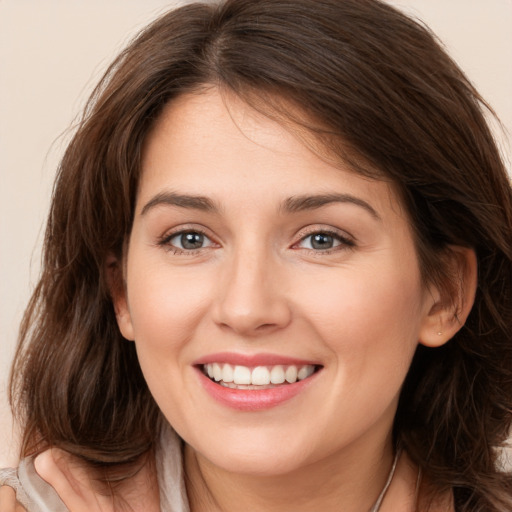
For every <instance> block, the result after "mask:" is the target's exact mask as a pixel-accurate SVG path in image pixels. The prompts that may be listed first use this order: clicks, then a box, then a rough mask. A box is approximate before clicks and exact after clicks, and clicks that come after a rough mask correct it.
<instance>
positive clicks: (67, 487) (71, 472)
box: [0, 448, 114, 512]
mask: <svg viewBox="0 0 512 512" xmlns="http://www.w3.org/2000/svg"><path fill="white" fill-rule="evenodd" d="M34 466H35V468H36V471H37V473H38V474H39V476H40V477H41V478H43V480H46V482H48V483H49V484H50V485H51V486H52V487H53V488H54V489H55V490H56V491H57V494H58V495H59V496H60V499H61V500H62V501H63V502H64V504H65V505H66V507H67V508H68V510H72V511H73V512H114V504H113V499H112V497H111V496H105V495H103V494H101V493H99V492H97V491H96V490H95V488H96V487H97V484H95V483H94V481H93V479H92V477H91V473H90V470H89V469H88V468H87V467H86V466H85V465H84V463H83V462H81V461H80V460H78V459H77V458H76V457H74V456H73V455H71V454H69V453H67V452H65V451H63V450H59V449H57V448H52V449H49V450H46V451H44V452H42V453H41V454H39V455H38V456H37V457H36V458H35V460H34ZM7 510H8V511H9V512H11V509H7ZM7 510H6V512H7ZM22 510H23V509H22ZM12 511H13V512H14V511H16V512H18V509H12ZM0 512H4V510H3V508H0Z"/></svg>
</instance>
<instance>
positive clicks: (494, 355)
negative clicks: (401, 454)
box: [11, 0, 512, 512]
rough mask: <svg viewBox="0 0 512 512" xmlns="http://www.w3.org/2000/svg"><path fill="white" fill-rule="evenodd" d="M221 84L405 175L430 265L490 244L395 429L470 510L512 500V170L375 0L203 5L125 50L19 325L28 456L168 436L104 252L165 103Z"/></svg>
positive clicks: (114, 245)
mask: <svg viewBox="0 0 512 512" xmlns="http://www.w3.org/2000/svg"><path fill="white" fill-rule="evenodd" d="M208 85H210V86H211V85H213V86H217V87H220V88H223V89H225V90H229V91H231V92H234V93H235V94H238V95H239V96H241V97H242V98H244V99H245V100H246V101H248V102H252V103H253V104H256V105H257V106H259V107H260V108H263V110H266V111H267V113H268V114H269V115H273V113H274V114H275V113H277V115H278V117H280V118H282V119H286V118H287V119H288V120H291V121H292V122H299V123H303V124H304V125H305V126H306V127H307V128H308V129H309V130H310V131H313V132H314V133H315V135H316V136H317V137H318V139H319V140H320V141H322V143H323V144H325V145H326V146H329V149H330V150H331V151H334V152H336V153H337V154H338V158H340V159H342V160H343V161H345V162H347V161H348V162H349V163H350V164H351V165H352V166H353V167H354V169H355V170H356V171H358V172H364V173H368V174H371V173H372V171H370V169H378V176H379V177H380V178H381V179H382V178H385V179H388V180H390V181H392V182H393V183H394V184H395V185H396V186H397V187H398V188H399V190H400V192H401V195H402V197H403V198H404V203H405V205H406V207H407V209H408V211H409V214H410V218H411V222H412V225H413V227H414V230H415V236H416V244H417V248H418V254H419V259H420V263H421V268H422V272H423V276H424V279H425V281H427V282H434V283H436V284H437V285H438V286H442V287H444V288H445V289H446V290H449V289H450V287H453V286H456V283H454V277H453V276H451V275H450V273H449V269H448V265H446V261H447V255H449V252H450V246H451V245H459V246H465V247H472V248H474V249H475V251H476V253H477V256H478V262H479V278H478V290H477V294H476V299H475V305H474V307H473V310H472V312H471V314H470V316H469V318H468V321H467V323H466V325H465V326H464V327H462V329H461V330H460V331H459V333H458V334H457V335H456V336H455V337H454V338H453V339H452V340H451V341H450V342H449V343H448V344H446V345H445V346H443V347H441V348H436V349H429V348H426V347H423V346H420V347H418V350H417V353H416V355H415V357H414V361H413V364H412V367H411V369H410V372H409V374H408V376H407V378H406V381H405V383H404V387H403V390H402V394H401V399H400V404H399V408H398V412H397V415H396V421H395V437H396V439H397V441H398V442H400V443H402V445H403V446H404V447H405V449H406V450H407V452H408V453H409V455H410V457H411V458H412V459H413V460H414V462H416V463H417V464H418V465H419V466H420V467H421V468H423V471H424V472H425V473H426V474H427V475H428V476H429V478H430V480H431V481H432V482H433V483H434V484H435V485H436V486H437V487H438V489H439V490H443V489H446V488H451V489H453V490H454V493H455V496H456V501H457V503H458V506H459V509H460V510H462V511H472V512H475V511H486V512H490V511H504V510H506V509H507V510H510V509H511V507H512V505H511V503H512V483H511V478H510V476H507V475H505V474H503V473H500V472H499V471H498V470H497V455H496V451H495V449H496V447H498V446H500V445H501V444H502V443H503V442H504V441H505V440H506V438H507V435H508V432H509V427H510V423H511V418H512V416H511V414H512V412H511V411H512V344H511V339H512V336H511V329H512V327H511V326H512V306H511V301H512V263H511V261H512V193H511V187H510V183H509V181H508V179H507V175H506V171H505V169H504V166H503V163H502V161H501V159H500V156H499V153H498V151H497V149H496V145H495V143H494V141H493V137H492V135H491V133H490V131H489V129H488V127H487V124H486V122H485V119H484V113H483V111H484V110H485V109H487V107H486V105H485V103H484V102H483V101H482V99H481V98H480V96H479V95H478V93H477V92H476V91H475V89H474V88H473V87H472V85H471V84H470V83H469V82H468V80H467V79H466V77H465V76H464V74H463V73H462V72H461V71H460V69H459V68H458V67H457V66H456V64H455V63H454V62H453V61H452V60H451V59H450V58H449V57H448V56H447V55H446V53H445V52H444V51H443V50H442V48H441V47H440V45H439V44H438V42H437V41H436V39H435V37H434V36H433V35H432V34H431V33H430V32H429V30H428V29H427V28H426V27H424V26H423V25H422V24H420V23H418V22H415V21H413V20H411V19H409V18H408V17H406V16H405V15H403V14H402V13H400V12H399V11H397V10H395V9H393V8H392V7H390V6H389V5H387V4H385V3H382V2H379V1H377V0H226V1H223V2H221V3H220V4H212V3H208V4H191V5H187V6H184V7H181V8H179V9H177V10H174V11H172V12H169V13H168V14H166V15H164V16H163V17H161V18H160V19H158V20H157V21H155V22H154V23H153V24H151V25H150V26H149V27H147V28H146V29H145V30H144V31H143V32H142V33H141V34H140V35H139V36H138V37H137V38H136V39H135V40H134V41H133V42H132V43H131V44H130V45H129V47H128V48H127V49H126V50H124V51H123V52H122V53H121V55H120V56H119V57H118V58H117V59H116V61H115V62H114V63H113V64H112V65H111V67H110V68H109V69H108V71H107V73H106V75H105V77H104V78H103V79H102V81H101V82H100V84H99V85H98V87H97V88H96V89H95V91H94V93H93V95H92V97H91V99H90V101H89V103H88V106H87V108H86V111H85V113H84V116H83V119H82V121H81V123H80V126H79V127H78V130H77V132H76V135H75V136H74V138H73V140H72V141H71V143H70V145H69V147H68V149H67V151H66V153H65V155H64V158H63V160H62V162H61V165H60V168H59V173H58V177H57V181H56V185H55V189H54V195H53V202H52V207H51V211H50V216H49V220H48V225H47V230H46V237H45V252H44V264H43V270H42V276H41V279H40V281H39V284H38V285H37V287H36V289H35V291H34V294H33V297H32V299H31V302H30V304H29V306H28V309H27V311H26V314H25V317H24V321H23V324H22V327H21V335H20V339H21V341H20V345H19V348H18V352H17V356H16V360H15V364H14V367H13V373H12V376H13V378H12V383H11V396H12V399H13V403H14V406H15V410H16V411H17V412H18V414H19V416H20V417H21V419H22V424H23V425H24V437H23V448H22V453H23V455H26V454H29V453H33V452H35V451H38V450H40V449H42V448H43V447H45V446H47V445H56V446H59V447H62V448H64V449H66V450H68V451H70V452H72V453H74V454H77V455H79V456H81V457H83V458H84V459H86V460H88V461H90V462H95V463H99V464H104V465H110V464H121V463H126V462H130V461H134V460H137V459H138V458H139V457H140V456H141V455H142V454H144V453H146V452H147V451H148V450H149V449H151V447H152V446H153V443H154V440H155V428H156V427H155V425H156V424H157V423H158V422H157V419H158V417H159V412H158V409H157V406H156V404H155V402H154V400H153V399H152V397H151V395H150V393H149V391H148V388H147V386H146V384H145V381H144V378H143V376H142V373H141V370H140V368H139V365H138V362H137V357H136V354H135V349H134V344H133V343H129V342H127V341H126V340H124V339H123V338H122V337H121V334H120V333H119V330H118V328H117V324H116V319H115V314H114V310H113V306H112V302H111V299H110V297H109V291H108V286H107V282H106V269H105V262H106V259H107V255H108V254H109V253H112V252H114V253H115V254H117V255H119V256H120V255H121V254H122V250H123V243H124V242H125V240H126V239H127V237H128V235H129V233H130V229H131V223H132V218H133V208H134V202H135V196H136V193H137V184H138V179H139V172H140V160H141V151H142V146H143V143H144V140H145V137H146V135H147V133H148V131H149V130H150V128H151V126H152V125H153V124H154V121H155V119H156V118H157V117H158V116H159V113H160V112H161V111H162V108H163V107H164V105H166V104H167V103H168V102H169V101H171V100H172V99H173V98H175V97H177V96H178V95H180V94H183V93H186V92H191V91H197V90H200V89H201V88H202V87H205V86H208ZM255 98H256V99H255ZM257 98H259V99H260V100H262V99H264V100H265V105H267V107H261V105H262V104H263V103H264V102H262V101H258V100H257ZM286 105H294V106H295V107H297V106H298V107H299V110H300V112H302V114H303V115H302V116H299V117H302V120H301V119H295V117H296V112H297V109H296V108H290V109H289V111H287V110H286ZM292 112H295V114H293V113H292ZM305 119H307V120H308V121H307V123H306V121H304V120H305ZM354 155H355V156H354ZM363 162H364V163H363Z"/></svg>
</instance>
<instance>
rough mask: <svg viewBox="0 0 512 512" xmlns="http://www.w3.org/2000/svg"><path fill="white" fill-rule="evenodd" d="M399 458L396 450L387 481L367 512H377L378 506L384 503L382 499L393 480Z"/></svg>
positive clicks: (398, 452)
mask: <svg viewBox="0 0 512 512" xmlns="http://www.w3.org/2000/svg"><path fill="white" fill-rule="evenodd" d="M399 458H400V450H397V452H396V455H395V459H394V460H393V465H392V466H391V471H390V472H389V475H388V479H387V480H386V483H385V484H384V487H383V488H382V491H380V494H379V496H378V498H377V501H376V502H375V504H374V505H373V507H372V508H371V509H370V510H369V511H368V512H379V510H380V506H381V505H382V502H383V501H384V497H385V496H386V493H387V491H388V489H389V486H390V485H391V482H392V480H393V476H394V475H395V470H396V466H397V464H398V459H399Z"/></svg>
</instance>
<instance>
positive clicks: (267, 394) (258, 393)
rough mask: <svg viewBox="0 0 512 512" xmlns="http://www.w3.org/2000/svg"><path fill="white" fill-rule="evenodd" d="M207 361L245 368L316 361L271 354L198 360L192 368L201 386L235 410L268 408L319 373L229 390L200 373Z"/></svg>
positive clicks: (223, 354)
mask: <svg viewBox="0 0 512 512" xmlns="http://www.w3.org/2000/svg"><path fill="white" fill-rule="evenodd" d="M209 363H228V364H232V365H237V364H238V365H242V366H248V367H256V366H274V365H278V364H280V365H283V366H286V365H297V366H304V365H307V364H313V365H314V364H316V363H315V362H312V361H307V360H304V359H295V358H290V357H284V356H279V355H274V354H255V355H243V354H234V353H227V352H225V353H217V354H210V355H208V356H205V357H202V358H201V359H198V360H197V361H196V362H195V363H194V367H195V370H196V373H197V375H198V378H199V380H200V383H201V385H202V386H203V388H204V389H205V391H206V392H207V393H208V394H209V395H210V396H211V397H212V398H213V399H214V400H216V401H217V402H219V403H220V404H222V405H224V406H227V407H229V408H231V409H235V410H238V411H247V412H249V411H261V410H265V409H270V408H272V407H276V406H278V405H279V404H282V403H284V402H286V401H288V400H291V399H292V398H293V397H295V396H296V395H298V394H299V393H301V392H302V391H304V390H305V389H307V387H308V386H309V385H310V384H312V383H313V382H314V381H315V380H316V377H317V375H318V372H316V373H314V374H313V375H311V376H310V377H308V378H307V379H304V380H299V381H297V382H295V383H293V384H281V385H279V386H276V387H274V388H268V389H231V388H227V387H224V386H221V385H220V384H218V383H216V382H214V381H212V380H211V379H210V378H209V377H208V376H206V375H205V374H204V373H203V368H202V367H203V365H205V364H209Z"/></svg>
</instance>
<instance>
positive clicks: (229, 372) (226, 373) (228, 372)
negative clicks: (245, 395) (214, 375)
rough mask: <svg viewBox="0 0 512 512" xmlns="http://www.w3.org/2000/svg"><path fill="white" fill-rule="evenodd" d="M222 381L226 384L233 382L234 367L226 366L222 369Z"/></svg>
mask: <svg viewBox="0 0 512 512" xmlns="http://www.w3.org/2000/svg"><path fill="white" fill-rule="evenodd" d="M222 380H223V381H224V382H233V367H232V366H231V365H230V364H225V365H224V367H223V368H222Z"/></svg>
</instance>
